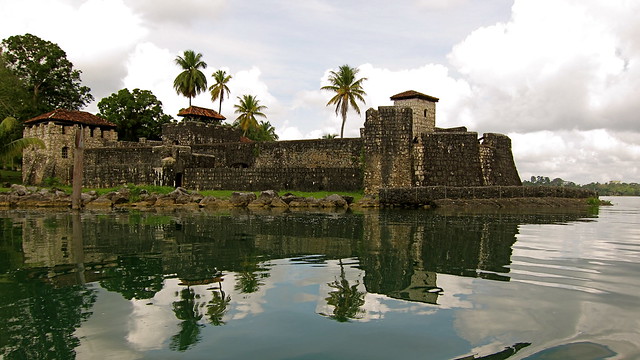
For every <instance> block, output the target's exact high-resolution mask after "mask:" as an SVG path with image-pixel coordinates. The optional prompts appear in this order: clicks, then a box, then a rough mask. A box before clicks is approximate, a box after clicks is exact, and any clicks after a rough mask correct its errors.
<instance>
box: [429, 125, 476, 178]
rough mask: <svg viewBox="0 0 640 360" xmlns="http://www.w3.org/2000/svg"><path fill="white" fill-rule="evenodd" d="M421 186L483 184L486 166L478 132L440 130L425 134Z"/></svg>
mask: <svg viewBox="0 0 640 360" xmlns="http://www.w3.org/2000/svg"><path fill="white" fill-rule="evenodd" d="M422 144H423V146H424V157H423V166H422V169H423V172H424V180H423V181H422V182H421V184H420V185H421V186H436V185H447V186H481V185H483V180H482V168H481V165H480V149H479V145H478V135H477V133H475V132H436V133H427V134H423V135H422Z"/></svg>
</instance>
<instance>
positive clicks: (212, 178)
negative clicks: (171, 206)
mask: <svg viewBox="0 0 640 360" xmlns="http://www.w3.org/2000/svg"><path fill="white" fill-rule="evenodd" d="M362 181H363V180H362V171H361V170H360V169H359V168H290V167H289V168H186V169H184V183H183V184H184V186H185V187H187V188H190V189H196V190H203V189H212V190H217V189H234V190H244V191H260V190H264V189H276V190H305V191H322V190H335V191H356V190H360V189H362Z"/></svg>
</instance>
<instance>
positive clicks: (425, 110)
mask: <svg viewBox="0 0 640 360" xmlns="http://www.w3.org/2000/svg"><path fill="white" fill-rule="evenodd" d="M424 117H427V109H424Z"/></svg>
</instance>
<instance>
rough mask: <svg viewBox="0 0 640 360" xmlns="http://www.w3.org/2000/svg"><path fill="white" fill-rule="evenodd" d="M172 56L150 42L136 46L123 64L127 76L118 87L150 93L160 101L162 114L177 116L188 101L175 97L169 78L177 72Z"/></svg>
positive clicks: (171, 80) (173, 76) (173, 55)
mask: <svg viewBox="0 0 640 360" xmlns="http://www.w3.org/2000/svg"><path fill="white" fill-rule="evenodd" d="M175 57H176V54H173V53H171V52H170V51H169V50H167V49H162V48H159V47H158V46H156V45H155V44H152V43H150V42H144V43H141V44H139V45H138V46H136V48H135V50H134V51H133V52H132V53H131V54H130V55H129V59H128V61H127V71H128V72H127V75H126V76H125V77H124V79H123V80H122V86H123V87H125V88H128V89H130V90H133V89H135V88H139V89H142V90H150V91H151V92H153V94H154V95H155V96H156V97H157V98H158V99H159V100H160V101H162V105H163V108H164V112H165V113H166V114H169V115H171V116H173V117H174V118H176V117H177V114H178V111H179V110H180V109H181V108H184V107H187V106H188V105H187V104H188V100H187V99H186V98H184V97H182V96H179V95H178V94H176V92H175V90H174V89H173V79H174V78H175V76H176V75H177V74H178V72H179V69H178V67H177V66H176V65H175V64H174V59H175Z"/></svg>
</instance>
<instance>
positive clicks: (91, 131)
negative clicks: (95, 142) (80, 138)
mask: <svg viewBox="0 0 640 360" xmlns="http://www.w3.org/2000/svg"><path fill="white" fill-rule="evenodd" d="M89 137H93V128H91V129H89Z"/></svg>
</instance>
